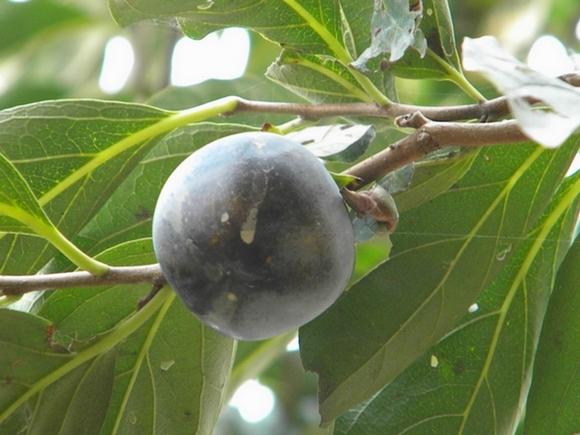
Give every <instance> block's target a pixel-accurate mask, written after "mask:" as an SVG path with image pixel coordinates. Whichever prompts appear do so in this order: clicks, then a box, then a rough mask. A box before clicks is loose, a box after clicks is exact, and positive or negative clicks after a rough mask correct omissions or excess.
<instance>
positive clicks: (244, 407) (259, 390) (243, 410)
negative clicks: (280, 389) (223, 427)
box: [230, 379, 275, 423]
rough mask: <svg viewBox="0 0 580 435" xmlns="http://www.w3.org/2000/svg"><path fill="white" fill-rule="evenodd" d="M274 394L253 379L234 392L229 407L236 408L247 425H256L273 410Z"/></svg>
mask: <svg viewBox="0 0 580 435" xmlns="http://www.w3.org/2000/svg"><path fill="white" fill-rule="evenodd" d="M274 401H275V399H274V393H272V390H271V389H270V388H268V387H266V386H264V385H262V384H260V382H258V381H257V380H255V379H251V380H249V381H246V382H244V383H243V384H242V385H241V386H240V388H238V389H237V390H236V392H235V393H234V396H233V397H232V400H230V406H232V407H234V408H236V409H237V410H238V412H239V413H240V415H241V417H242V418H243V419H244V420H245V421H247V422H248V423H258V422H260V421H262V420H264V419H265V418H266V417H268V416H269V415H270V413H271V412H272V410H273V409H274Z"/></svg>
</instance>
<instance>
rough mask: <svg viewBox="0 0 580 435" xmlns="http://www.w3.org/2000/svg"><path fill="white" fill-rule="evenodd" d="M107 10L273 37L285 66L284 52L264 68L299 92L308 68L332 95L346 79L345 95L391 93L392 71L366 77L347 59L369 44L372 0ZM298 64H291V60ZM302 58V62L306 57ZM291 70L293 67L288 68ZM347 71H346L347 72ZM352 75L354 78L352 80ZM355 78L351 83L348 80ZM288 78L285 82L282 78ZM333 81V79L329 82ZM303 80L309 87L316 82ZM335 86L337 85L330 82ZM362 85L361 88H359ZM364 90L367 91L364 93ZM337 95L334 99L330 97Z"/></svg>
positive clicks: (122, 1) (199, 30)
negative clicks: (362, 0)
mask: <svg viewBox="0 0 580 435" xmlns="http://www.w3.org/2000/svg"><path fill="white" fill-rule="evenodd" d="M110 6H111V10H112V11H113V15H114V17H115V18H116V20H117V21H118V22H119V23H121V24H128V23H131V22H134V21H138V20H142V19H147V18H163V17H165V18H172V17H177V18H178V22H179V24H180V26H181V28H182V30H183V31H184V32H185V33H186V34H187V35H188V36H190V37H192V38H197V39H199V38H202V37H203V36H205V35H206V34H208V33H210V32H212V31H215V30H219V29H222V28H224V27H231V26H242V27H245V28H248V29H251V30H254V31H255V32H257V33H259V34H261V35H263V36H264V37H265V38H267V39H269V40H271V41H273V42H276V43H277V44H279V45H280V46H281V47H282V48H284V49H287V50H289V51H291V52H293V53H298V52H300V53H301V54H300V56H299V55H297V54H293V57H292V61H291V62H290V65H291V66H290V68H286V69H285V70H284V71H280V70H281V69H282V67H283V66H286V61H287V60H290V58H289V57H288V56H282V57H281V58H280V59H279V60H278V61H277V62H276V63H275V64H274V67H273V68H274V69H272V70H271V71H270V73H269V76H271V77H273V78H274V80H275V81H276V82H277V83H280V84H283V85H284V86H286V87H288V88H289V89H291V90H293V91H295V90H296V91H299V92H297V93H298V95H301V96H305V94H306V93H307V89H302V90H300V86H299V82H300V81H301V80H303V79H304V78H309V76H308V74H307V72H308V71H310V74H314V75H315V77H316V79H314V80H320V83H321V86H320V87H321V88H322V91H319V92H317V94H325V95H326V96H327V97H331V96H332V95H333V93H336V92H338V93H339V95H338V96H339V99H341V98H342V99H343V98H344V96H340V93H344V92H345V90H344V86H345V85H348V86H349V87H351V88H352V89H350V90H351V91H356V94H353V93H352V92H348V93H347V97H348V99H349V100H352V99H353V98H354V99H366V100H371V101H372V100H376V101H378V102H381V103H383V102H385V100H384V96H381V95H380V93H381V92H382V93H383V94H384V95H392V94H393V91H392V88H393V86H392V77H391V74H390V73H389V72H378V73H375V74H372V75H371V76H370V80H369V78H367V77H366V76H364V75H362V74H361V73H360V72H358V71H353V69H352V68H350V67H349V64H350V63H351V62H352V61H353V59H355V58H356V57H357V56H358V55H359V53H361V52H362V51H363V50H364V49H365V48H367V47H368V46H369V44H370V40H371V32H370V23H371V16H372V13H373V5H372V2H371V1H369V2H365V3H364V4H362V5H361V4H360V3H359V2H344V1H339V0H332V1H327V2H320V1H317V0H272V1H268V2H263V1H256V0H234V1H232V0H228V1H226V0H216V1H211V2H209V1H208V2H205V1H204V2H199V1H198V2H186V1H184V0H181V1H179V0H178V1H172V2H167V4H165V3H163V4H161V3H158V2H151V1H148V0H143V1H129V0H110ZM297 59H299V60H300V64H298V66H296V60H297ZM306 62H307V65H305V63H306ZM294 70H296V71H297V72H296V73H294V72H291V71H294ZM349 71H350V72H349ZM353 79H354V80H353ZM349 81H350V82H354V85H353V84H352V83H351V84H348V82H349ZM286 82H288V83H286ZM333 82H336V83H333ZM312 83H313V79H311V78H309V80H308V83H306V84H305V86H306V87H307V88H308V89H310V90H311V91H314V90H316V89H317V88H318V86H314V85H309V84H312ZM332 87H334V88H338V89H339V91H336V90H334V91H333V90H331V89H329V88H332ZM361 89H362V90H364V92H362V93H361ZM365 94H366V97H365ZM333 100H334V101H336V99H335V98H334V99H333Z"/></svg>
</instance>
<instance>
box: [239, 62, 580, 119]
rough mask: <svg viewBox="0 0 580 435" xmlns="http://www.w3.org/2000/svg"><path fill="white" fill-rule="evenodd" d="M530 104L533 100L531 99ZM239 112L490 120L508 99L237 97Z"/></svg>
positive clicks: (576, 78)
mask: <svg viewBox="0 0 580 435" xmlns="http://www.w3.org/2000/svg"><path fill="white" fill-rule="evenodd" d="M560 78H561V79H562V80H563V81H566V82H568V83H570V84H571V85H572V86H579V85H580V73H572V74H567V75H565V76H562V77H560ZM529 101H530V102H536V100H534V99H532V98H530V100H529ZM238 112H256V113H277V114H288V115H297V116H300V117H301V118H303V119H321V118H332V117H337V116H364V117H367V116H368V117H373V118H397V117H400V116H404V115H409V114H413V113H415V112H421V113H422V114H423V115H424V116H425V117H427V118H429V119H431V120H432V121H460V120H466V119H478V120H480V121H486V122H487V121H493V120H495V119H498V118H500V117H502V116H505V115H508V114H509V106H508V103H507V98H505V97H499V98H495V99H493V100H489V101H485V102H482V103H476V104H466V105H458V106H415V105H410V104H400V103H393V104H391V105H389V106H385V107H381V106H379V105H377V104H374V103H342V104H340V103H337V104H300V103H282V102H269V101H251V100H245V99H243V98H240V99H239V101H238V105H237V107H236V109H235V110H234V111H233V112H231V113H230V114H229V115H233V114H235V113H238Z"/></svg>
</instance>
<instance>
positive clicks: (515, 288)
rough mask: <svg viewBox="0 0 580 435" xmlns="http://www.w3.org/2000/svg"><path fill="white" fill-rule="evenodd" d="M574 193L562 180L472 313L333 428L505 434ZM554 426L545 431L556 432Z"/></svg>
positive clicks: (519, 405) (577, 187)
mask: <svg viewBox="0 0 580 435" xmlns="http://www.w3.org/2000/svg"><path fill="white" fill-rule="evenodd" d="M578 192H580V176H578V177H575V179H574V180H568V182H567V183H565V184H564V186H563V188H562V189H561V190H560V191H559V193H558V194H557V195H556V197H555V199H554V200H553V201H552V203H551V204H550V208H549V211H548V212H547V213H546V214H545V215H544V217H543V219H542V220H541V222H540V224H539V225H538V226H537V227H536V228H535V229H534V230H533V231H531V232H530V233H529V235H528V237H526V240H525V241H523V242H522V243H521V244H520V245H519V247H518V248H517V250H516V252H515V253H514V255H512V256H511V257H510V259H509V260H508V261H507V263H506V267H505V268H504V269H503V270H502V272H501V273H500V274H499V275H498V277H497V279H496V280H495V281H494V282H493V283H492V284H491V286H490V287H489V288H488V289H486V291H485V292H484V293H483V294H482V295H481V297H480V298H479V300H478V305H476V306H474V307H473V309H472V310H471V311H472V312H471V313H470V314H466V316H464V318H463V319H462V320H461V322H460V323H459V324H458V325H457V326H456V327H455V328H454V329H453V330H452V331H451V332H450V333H448V334H447V335H446V336H445V338H444V339H443V340H442V341H441V342H440V343H439V344H437V346H435V347H434V348H432V349H430V350H429V352H427V353H426V354H425V355H424V356H423V357H421V358H420V359H419V360H418V361H417V362H416V363H415V364H413V365H412V366H411V367H410V368H409V369H407V370H406V371H405V372H404V373H403V374H402V375H401V376H399V377H398V378H397V379H396V380H395V381H393V382H392V383H391V384H389V385H388V386H386V387H385V388H384V389H383V390H382V391H381V392H380V393H379V394H377V395H376V396H374V397H373V398H372V399H371V400H369V401H368V402H366V403H365V404H364V405H363V406H360V407H358V408H357V409H354V410H352V411H350V412H349V413H347V414H346V415H345V416H343V417H341V418H340V419H339V420H338V423H337V425H336V431H335V433H337V434H345V435H346V434H349V435H354V434H366V433H403V432H404V433H410V434H411V433H414V434H422V433H445V434H449V435H451V434H474V433H482V434H502V435H503V434H505V435H508V434H513V433H514V432H515V430H516V428H517V425H518V423H519V420H520V418H521V416H522V414H523V407H524V404H525V402H526V396H527V393H528V389H529V386H530V381H531V374H532V373H531V372H532V364H533V360H534V354H535V352H536V348H537V344H538V339H539V336H540V331H541V326H542V321H543V318H544V314H545V312H546V307H547V305H548V301H549V297H550V293H551V290H552V284H553V281H554V278H555V273H556V270H557V269H558V266H559V265H560V262H561V261H562V259H563V258H564V256H565V255H566V252H567V250H568V248H569V247H570V236H571V234H572V232H573V230H574V226H575V223H576V216H577V213H578V205H579V204H578V203H579V199H580V197H579V196H578ZM556 370H557V369H556ZM543 399H544V400H545V399H546V397H544V398H543ZM548 403H549V402H548ZM557 403H558V401H557V400H556V402H555V404H554V405H555V406H557V405H556V404H557ZM554 429H555V428H554V427H553V426H552V427H551V428H550V432H549V433H564V432H563V431H556V430H554ZM531 433H537V432H534V431H532V432H531Z"/></svg>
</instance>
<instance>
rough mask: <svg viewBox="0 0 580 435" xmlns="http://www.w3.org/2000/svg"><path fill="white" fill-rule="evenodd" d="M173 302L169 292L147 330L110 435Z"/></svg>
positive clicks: (116, 427)
mask: <svg viewBox="0 0 580 435" xmlns="http://www.w3.org/2000/svg"><path fill="white" fill-rule="evenodd" d="M174 300H175V293H174V292H171V293H170V295H169V296H168V297H167V300H166V301H165V303H164V304H163V306H162V307H161V309H160V310H159V313H157V316H156V317H155V320H154V322H153V324H152V325H151V329H149V332H148V334H147V337H146V338H145V341H144V342H143V345H142V346H141V350H140V351H139V354H138V355H137V358H136V360H135V364H134V365H133V373H132V374H131V379H129V385H127V389H126V390H125V394H124V395H123V400H122V401H121V406H120V407H119V411H118V413H117V418H116V419H115V424H114V426H113V429H112V431H111V435H116V434H118V431H119V428H120V426H121V421H122V420H123V416H124V415H125V410H126V407H127V403H128V402H129V398H130V396H131V394H132V392H133V387H134V386H135V383H136V382H137V377H138V376H139V372H140V371H141V365H142V364H143V360H144V359H145V358H146V356H147V355H148V353H149V349H150V348H151V344H152V343H153V340H154V339H155V337H156V336H157V332H158V331H159V328H160V327H161V323H162V322H163V320H164V319H165V316H166V314H167V311H168V310H169V308H170V307H171V305H172V304H173V302H174ZM155 412H156V410H153V413H155ZM153 433H155V427H153Z"/></svg>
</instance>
